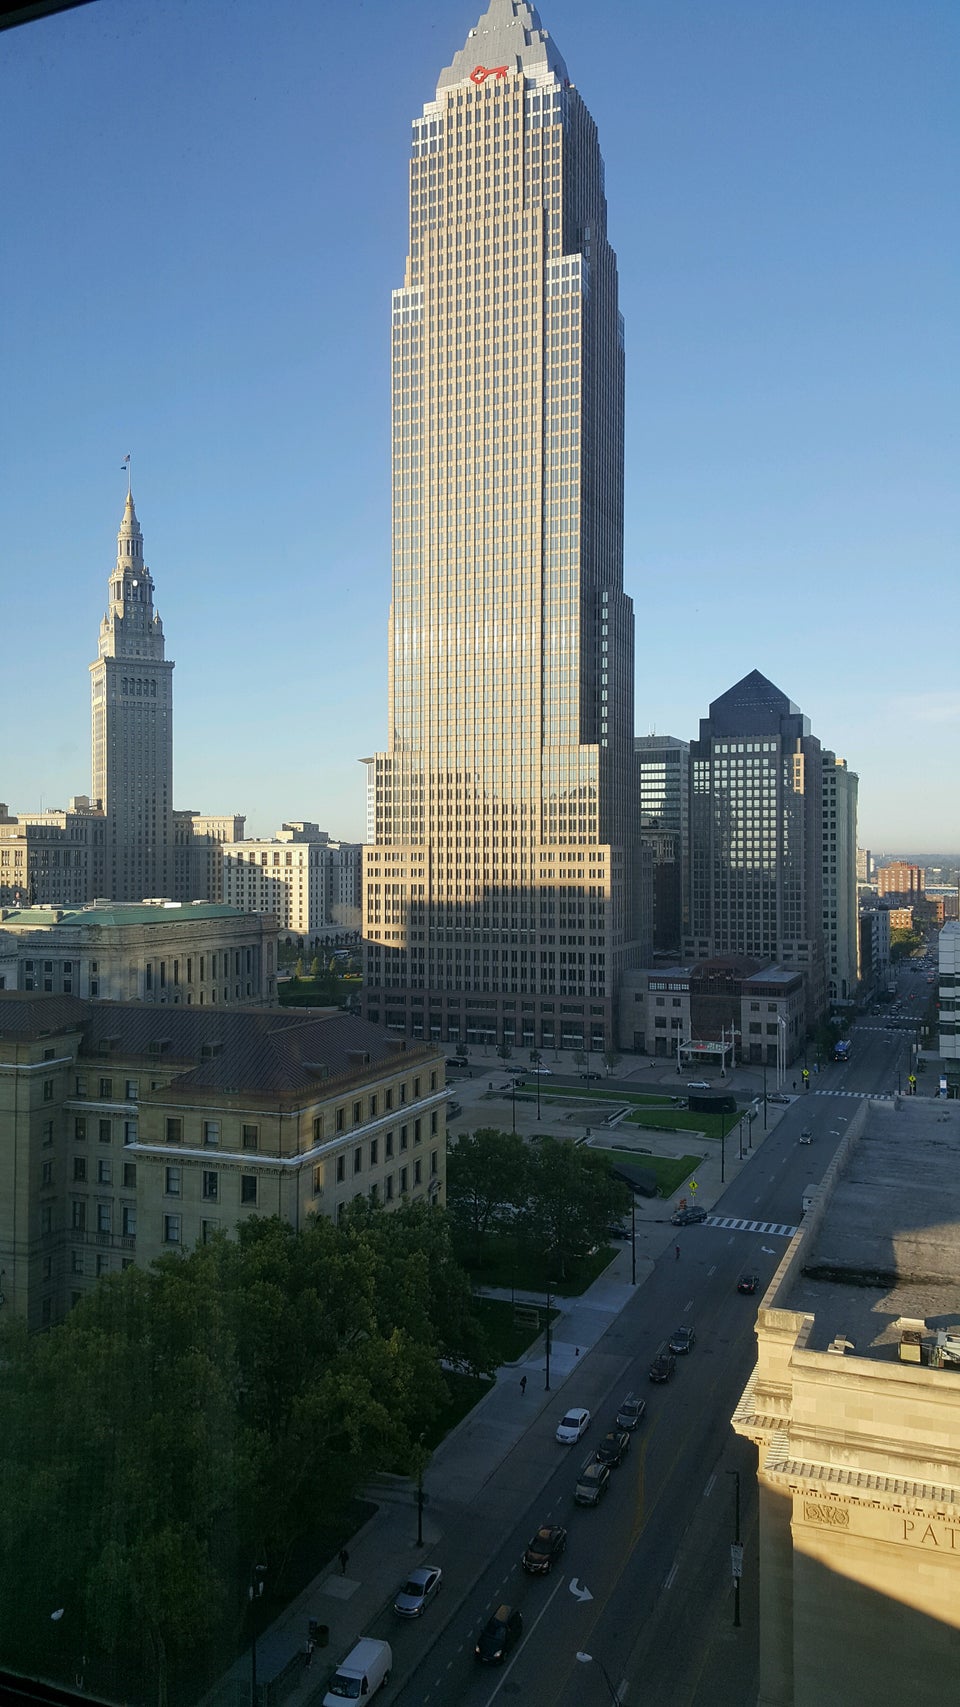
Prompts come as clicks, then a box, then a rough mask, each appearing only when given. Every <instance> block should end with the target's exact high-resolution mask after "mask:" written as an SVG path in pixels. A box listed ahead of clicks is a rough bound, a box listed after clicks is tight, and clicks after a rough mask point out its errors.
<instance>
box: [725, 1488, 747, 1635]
mask: <svg viewBox="0 0 960 1707" xmlns="http://www.w3.org/2000/svg"><path fill="white" fill-rule="evenodd" d="M727 1475H728V1476H732V1477H733V1485H734V1508H733V1510H734V1539H733V1547H732V1548H731V1552H730V1560H731V1564H732V1567H733V1627H734V1629H735V1630H739V1628H740V1574H741V1572H742V1570H743V1547H742V1545H741V1542H740V1472H739V1470H728V1471H727Z"/></svg>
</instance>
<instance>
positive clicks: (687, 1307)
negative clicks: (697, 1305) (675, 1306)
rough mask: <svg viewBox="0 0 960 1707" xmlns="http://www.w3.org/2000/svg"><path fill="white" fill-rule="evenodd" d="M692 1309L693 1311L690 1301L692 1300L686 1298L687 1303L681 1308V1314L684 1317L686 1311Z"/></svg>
mask: <svg viewBox="0 0 960 1707" xmlns="http://www.w3.org/2000/svg"><path fill="white" fill-rule="evenodd" d="M692 1309H693V1299H692V1298H688V1299H687V1302H686V1303H685V1304H684V1306H683V1313H684V1315H686V1313H687V1311H688V1310H692Z"/></svg>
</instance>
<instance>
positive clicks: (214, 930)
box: [0, 901, 277, 1007]
mask: <svg viewBox="0 0 960 1707" xmlns="http://www.w3.org/2000/svg"><path fill="white" fill-rule="evenodd" d="M0 944H7V945H12V946H13V948H15V951H16V959H17V983H16V986H15V987H16V988H18V989H21V990H39V991H42V992H43V993H44V994H46V995H52V994H59V995H73V996H82V997H85V998H86V997H89V998H90V999H92V1000H100V1001H103V1000H109V1001H141V1002H153V1003H163V1004H170V1005H171V1006H178V1005H180V1004H183V1005H184V1006H185V1007H193V1006H196V1007H207V1006H209V1007H231V1006H233V1007H235V1006H238V1005H242V1006H244V1007H250V1006H253V1005H259V1004H261V1003H262V1004H265V1005H266V1006H272V1005H273V1004H274V1003H275V1002H276V999H277V925H276V920H275V919H274V918H272V917H271V916H270V915H268V914H259V913H241V912H238V911H237V909H236V908H235V907H227V906H223V905H220V906H217V905H215V904H213V903H211V902H207V901H193V902H184V903H181V902H174V901H145V902H143V903H141V904H139V905H133V904H130V905H125V904H123V903H118V904H117V905H113V904H112V903H111V902H103V901H101V902H95V903H94V904H93V905H92V906H90V907H23V908H0Z"/></svg>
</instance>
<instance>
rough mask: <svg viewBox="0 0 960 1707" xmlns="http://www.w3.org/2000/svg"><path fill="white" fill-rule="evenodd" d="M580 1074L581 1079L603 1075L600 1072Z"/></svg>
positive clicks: (596, 1077) (597, 1077)
mask: <svg viewBox="0 0 960 1707" xmlns="http://www.w3.org/2000/svg"><path fill="white" fill-rule="evenodd" d="M579 1076H580V1078H581V1079H599V1078H600V1076H601V1075H600V1074H599V1073H581V1074H580V1075H579Z"/></svg>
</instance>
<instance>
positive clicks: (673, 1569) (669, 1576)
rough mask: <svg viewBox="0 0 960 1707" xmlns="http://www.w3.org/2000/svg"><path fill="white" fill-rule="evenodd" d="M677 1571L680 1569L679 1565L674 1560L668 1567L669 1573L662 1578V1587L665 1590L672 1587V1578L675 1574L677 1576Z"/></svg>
mask: <svg viewBox="0 0 960 1707" xmlns="http://www.w3.org/2000/svg"><path fill="white" fill-rule="evenodd" d="M679 1569H680V1566H679V1564H678V1563H677V1562H676V1560H674V1562H673V1564H672V1565H671V1566H670V1569H669V1571H668V1572H667V1575H666V1577H665V1578H664V1583H663V1586H664V1589H665V1590H666V1589H668V1588H672V1587H673V1583H674V1578H675V1577H676V1574H677V1572H678V1570H679Z"/></svg>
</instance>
